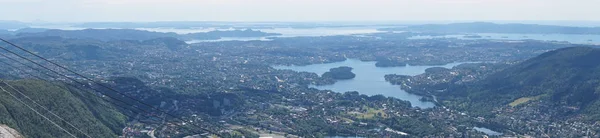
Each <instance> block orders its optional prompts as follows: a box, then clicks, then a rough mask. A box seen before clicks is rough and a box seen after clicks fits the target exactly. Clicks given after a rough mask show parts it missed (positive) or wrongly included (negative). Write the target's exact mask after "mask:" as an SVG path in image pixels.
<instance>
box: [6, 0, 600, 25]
mask: <svg viewBox="0 0 600 138" xmlns="http://www.w3.org/2000/svg"><path fill="white" fill-rule="evenodd" d="M598 5H600V0H0V7H2V8H0V20H17V21H26V22H31V21H47V22H93V21H111V22H113V21H134V22H148V21H417V20H580V21H581V20H591V21H600V16H598V15H600V8H598V7H597V6H598Z"/></svg>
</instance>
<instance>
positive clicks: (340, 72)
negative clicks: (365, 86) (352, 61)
mask: <svg viewBox="0 0 600 138" xmlns="http://www.w3.org/2000/svg"><path fill="white" fill-rule="evenodd" d="M322 77H324V78H332V79H336V80H347V79H353V78H354V77H356V74H354V73H352V68H351V67H347V66H341V67H337V68H331V69H329V71H328V72H325V73H323V75H322Z"/></svg>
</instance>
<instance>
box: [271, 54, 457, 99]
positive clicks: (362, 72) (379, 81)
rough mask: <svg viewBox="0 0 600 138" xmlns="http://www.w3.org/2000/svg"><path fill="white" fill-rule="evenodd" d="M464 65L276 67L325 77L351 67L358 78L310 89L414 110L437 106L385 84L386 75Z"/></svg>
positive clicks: (352, 62) (356, 63) (347, 63)
mask: <svg viewBox="0 0 600 138" xmlns="http://www.w3.org/2000/svg"><path fill="white" fill-rule="evenodd" d="M459 64H462V63H450V64H446V65H440V66H406V67H376V66H375V61H360V60H357V59H347V60H345V61H343V62H334V63H325V64H312V65H307V66H273V68H276V69H289V70H294V71H299V72H312V73H316V74H318V75H321V74H323V73H325V72H327V71H329V69H330V68H335V67H340V66H348V67H352V68H353V70H352V72H353V73H354V74H356V77H355V78H354V79H350V80H340V81H337V82H336V83H334V84H332V85H322V86H314V85H313V86H310V87H313V88H317V89H320V90H332V91H335V92H348V91H358V92H359V93H361V94H366V95H369V96H372V95H377V94H381V95H384V96H388V97H395V98H398V99H402V100H406V101H409V102H410V103H411V104H412V105H413V107H419V108H431V107H434V106H435V104H434V103H432V102H424V101H421V100H420V99H421V98H422V97H421V96H418V95H414V94H410V93H407V92H406V91H404V90H402V89H400V86H398V85H392V84H391V83H389V82H387V81H385V78H384V76H385V75H387V74H398V75H411V76H414V75H418V74H422V73H425V69H427V68H431V67H444V68H452V67H454V66H456V65H459Z"/></svg>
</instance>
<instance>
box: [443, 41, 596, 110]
mask: <svg viewBox="0 0 600 138" xmlns="http://www.w3.org/2000/svg"><path fill="white" fill-rule="evenodd" d="M598 59H600V50H599V49H595V48H589V47H572V48H563V49H558V50H555V51H551V52H547V53H544V54H542V55H540V56H538V57H535V58H532V59H529V60H527V61H524V62H522V63H519V64H516V65H513V66H511V67H509V68H507V69H504V70H502V71H500V72H497V73H494V74H492V75H490V76H489V77H487V78H486V79H484V80H482V81H479V82H476V83H474V84H468V85H452V87H451V88H450V89H449V90H448V91H449V92H448V93H439V94H438V95H439V97H441V98H440V99H442V100H444V101H453V102H446V103H447V104H449V105H451V106H453V107H458V108H460V109H466V110H469V111H476V112H479V113H481V114H488V115H492V114H490V113H491V112H490V111H491V110H493V108H494V107H502V106H507V105H509V103H511V102H513V101H515V100H517V99H520V98H527V99H531V101H533V100H538V101H544V102H545V105H550V106H551V107H552V108H557V111H556V112H557V114H559V115H572V114H577V113H584V114H588V115H589V119H592V120H598V119H600V118H598V115H600V111H599V110H598V109H600V100H599V99H598V98H599V97H600V79H599V78H600V60H598ZM559 108H568V109H576V110H575V112H573V111H572V110H562V109H559Z"/></svg>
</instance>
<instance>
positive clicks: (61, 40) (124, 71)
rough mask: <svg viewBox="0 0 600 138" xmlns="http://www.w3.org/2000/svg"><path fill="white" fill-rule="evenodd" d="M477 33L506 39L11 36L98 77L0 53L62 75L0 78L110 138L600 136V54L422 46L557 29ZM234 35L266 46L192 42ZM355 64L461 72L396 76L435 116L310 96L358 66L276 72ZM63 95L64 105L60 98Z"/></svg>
mask: <svg viewBox="0 0 600 138" xmlns="http://www.w3.org/2000/svg"><path fill="white" fill-rule="evenodd" d="M107 25H109V27H115V26H110V25H111V24H101V23H98V24H91V23H90V24H83V25H81V26H86V27H90V28H93V27H103V26H107ZM112 25H114V24H112ZM294 25H295V26H294ZM466 25H472V26H483V27H490V26H491V28H504V29H498V30H494V29H490V30H488V31H490V32H475V31H472V30H467V29H464V28H463V29H457V30H449V29H440V30H443V31H440V30H437V28H439V27H438V26H434V27H431V26H427V25H424V26H415V27H410V26H409V27H404V26H400V25H398V26H392V25H386V26H384V27H381V28H380V29H379V32H377V33H368V34H360V35H332V36H300V37H278V36H280V35H282V34H278V33H267V32H262V31H259V29H260V28H261V27H264V26H250V27H238V28H235V29H233V30H227V31H219V30H217V31H210V32H206V33H190V34H176V33H161V32H153V31H144V30H136V29H85V30H58V29H42V28H27V29H21V30H14V31H0V36H1V38H3V39H4V38H6V40H8V41H10V42H12V43H14V44H16V45H18V46H22V47H23V48H24V49H27V50H31V51H33V53H35V54H38V55H40V56H41V57H44V58H47V59H48V60H49V61H53V62H56V63H57V64H59V65H63V66H65V67H67V68H68V69H71V70H73V71H75V72H77V73H79V74H82V75H84V76H86V77H87V78H91V80H88V79H86V78H83V77H80V76H78V75H77V74H74V73H71V72H69V71H68V70H66V69H65V68H61V67H59V66H56V65H53V64H51V63H49V62H44V61H43V60H42V59H40V58H37V57H35V56H32V55H31V54H29V53H26V52H24V51H19V49H17V48H14V47H11V46H10V45H8V44H6V43H3V44H1V45H0V46H2V47H6V48H7V49H8V50H12V51H15V52H16V53H17V54H21V55H24V57H26V58H29V59H32V60H33V61H36V62H39V63H40V65H43V66H47V67H48V69H52V70H56V71H58V72H63V73H65V75H64V76H61V75H57V74H54V73H53V72H51V71H48V70H45V69H43V68H40V67H39V66H37V65H35V64H32V63H29V62H28V61H27V60H24V59H21V58H20V57H18V56H15V55H12V54H10V53H8V52H6V51H2V54H3V55H6V56H3V57H0V61H2V62H3V63H5V64H3V65H2V66H3V68H0V70H1V72H2V73H0V78H2V80H3V82H7V83H1V84H0V86H2V87H3V88H4V89H7V90H8V88H10V87H7V86H8V84H11V85H14V86H15V87H16V88H17V89H20V90H21V91H23V92H25V93H29V94H34V93H35V92H36V91H48V93H47V94H43V95H39V96H35V97H34V96H32V98H34V99H36V100H37V101H39V102H40V103H45V104H47V105H49V106H69V105H70V106H69V107H70V109H79V110H78V111H77V112H69V110H68V109H52V108H51V107H49V108H51V110H53V111H55V112H58V113H60V114H62V115H63V116H70V117H76V116H81V117H86V118H87V119H81V120H87V121H89V122H81V123H77V124H74V125H75V126H76V127H79V128H82V129H83V128H85V129H83V131H84V132H89V133H90V134H94V135H95V136H106V137H117V136H120V137H210V136H220V137H260V136H270V137H329V136H344V137H355V136H356V137H482V136H489V137H598V136H600V133H599V132H600V111H598V109H600V108H598V107H600V100H599V99H598V97H599V95H600V93H599V91H600V87H598V86H599V83H598V82H599V81H598V80H597V79H596V78H594V76H597V75H600V74H599V73H597V72H594V71H597V68H598V67H599V65H600V64H599V63H600V62H598V61H597V59H598V58H600V52H598V51H600V50H599V49H596V47H598V45H594V44H573V43H570V42H566V41H542V40H534V39H522V40H503V39H481V38H485V37H486V36H485V35H481V36H478V35H467V36H464V37H465V38H478V39H463V38H450V37H433V38H429V39H414V38H413V37H414V36H445V35H455V34H465V33H555V32H552V31H541V30H547V28H548V26H537V25H519V26H517V27H518V28H523V27H532V28H534V29H530V30H531V31H532V32H507V31H508V30H510V28H511V26H510V25H501V24H491V23H471V24H447V25H445V27H450V28H452V27H455V26H458V28H460V27H462V26H466ZM290 26H292V27H297V28H311V27H322V26H318V25H314V24H293V25H290ZM442 26H444V25H442ZM116 27H119V26H116ZM142 27H144V26H142ZM183 27H186V26H183ZM221 27H223V28H229V26H221ZM271 27H280V26H271ZM428 27H430V28H431V29H428ZM506 28H509V29H506ZM252 29H254V30H252ZM563 29H565V30H569V29H570V30H571V31H569V33H570V34H582V33H592V34H593V33H598V32H594V30H592V31H588V32H581V29H576V28H575V29H574V28H569V27H565V28H563ZM517 30H518V29H517ZM519 31H521V30H519ZM596 31H597V28H596ZM223 37H267V38H268V39H269V41H264V40H253V41H210V42H199V43H186V41H189V40H216V39H220V38H223ZM572 47H575V48H572ZM347 59H357V60H360V61H365V62H367V61H368V62H375V66H377V67H381V68H390V67H405V66H436V65H445V64H449V63H464V64H460V65H458V66H455V67H452V68H443V67H433V68H428V69H426V70H425V73H422V74H418V75H414V76H412V75H400V74H388V75H385V81H387V83H391V84H393V85H398V91H406V92H408V93H411V94H414V95H418V96H422V97H423V98H421V99H420V100H421V101H427V102H432V103H434V104H435V106H434V107H432V108H421V107H415V106H413V105H412V104H411V103H410V102H408V101H406V100H402V99H399V98H395V97H388V96H384V95H365V94H362V92H360V91H358V92H357V91H349V92H339V91H332V90H322V89H317V88H315V87H313V86H325V85H332V84H335V83H336V82H340V81H346V80H351V79H353V78H355V77H359V75H361V74H358V73H357V74H355V73H353V71H355V70H353V68H352V67H346V66H340V67H337V68H331V69H328V70H329V71H328V72H326V73H324V74H317V73H313V72H299V71H294V70H288V69H277V68H275V67H276V66H305V65H313V64H324V63H336V62H342V61H345V60H347ZM20 63H24V64H20ZM557 71H561V72H559V73H557ZM362 75H364V74H362ZM69 77H70V78H74V79H69ZM382 77H383V76H382ZM92 80H93V81H92ZM76 81H81V82H83V83H77V82H76ZM94 81H96V82H99V83H94ZM105 86H108V87H109V88H113V89H114V90H115V91H112V90H109V89H108V88H107V87H105ZM574 86H576V87H574ZM9 91H11V92H16V90H9ZM49 91H53V92H49ZM117 91H118V92H122V93H123V94H124V95H127V96H122V95H121V94H119V93H117ZM571 91H573V92H571ZM574 91H578V92H574ZM579 91H581V92H579ZM52 93H56V94H60V95H62V96H51V94H52ZM1 95H2V97H9V95H6V94H4V93H3V94H1ZM108 97H116V99H109V98H108ZM130 97H132V98H133V99H137V100H140V101H142V102H137V101H135V100H132V99H129V98H130ZM61 98H64V99H69V100H62V99H61ZM119 100H120V101H124V102H123V103H119V102H117V101H119ZM50 101H61V103H57V104H52V103H51V102H50ZM14 103H16V101H11V100H7V99H1V101H0V104H1V105H4V106H0V113H3V114H0V115H7V114H8V115H7V116H1V117H0V124H6V125H7V126H9V127H11V128H15V129H16V130H18V131H19V132H20V133H22V134H24V135H25V136H27V137H61V136H66V135H65V134H60V132H59V130H54V129H52V128H51V127H48V126H50V125H51V124H49V123H44V124H42V125H41V127H44V126H45V127H48V128H43V129H48V130H47V131H53V132H34V131H31V130H28V129H32V128H35V127H36V126H35V125H26V123H27V122H29V121H26V122H21V121H22V119H23V118H22V117H31V116H34V114H33V113H30V112H25V111H22V112H19V113H11V112H9V111H11V110H16V109H17V108H19V107H22V106H16V105H11V104H14ZM111 103H116V104H111ZM144 104H149V105H151V107H146V105H144ZM9 116H11V117H9ZM4 118H6V119H4ZM32 118H35V119H32V121H35V120H37V121H43V119H42V118H39V117H32ZM25 120H27V119H25ZM90 122H91V123H90ZM61 124H63V123H61ZM89 124H93V125H89ZM89 126H96V127H95V128H97V129H95V128H90V127H89ZM200 128H202V129H200ZM67 129H69V130H74V129H75V128H71V127H69V128H67ZM480 129H486V130H488V129H489V130H490V131H492V130H493V131H494V133H487V132H483V131H481V130H480ZM77 136H83V135H81V134H77Z"/></svg>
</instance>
